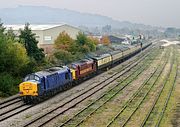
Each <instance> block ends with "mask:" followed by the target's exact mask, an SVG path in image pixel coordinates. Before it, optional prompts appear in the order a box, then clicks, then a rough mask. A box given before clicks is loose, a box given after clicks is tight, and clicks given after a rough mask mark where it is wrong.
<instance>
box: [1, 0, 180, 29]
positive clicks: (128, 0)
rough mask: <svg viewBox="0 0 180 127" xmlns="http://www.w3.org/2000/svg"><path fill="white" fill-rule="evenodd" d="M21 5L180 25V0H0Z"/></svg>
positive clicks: (159, 24)
mask: <svg viewBox="0 0 180 127" xmlns="http://www.w3.org/2000/svg"><path fill="white" fill-rule="evenodd" d="M18 5H36V6H49V7H54V8H66V9H70V10H76V11H79V12H88V13H93V14H101V15H105V16H109V17H112V18H113V19H117V20H120V21H131V22H134V23H144V24H148V25H154V26H165V27H168V26H173V27H179V28H180V0H0V8H9V7H17V6H18Z"/></svg>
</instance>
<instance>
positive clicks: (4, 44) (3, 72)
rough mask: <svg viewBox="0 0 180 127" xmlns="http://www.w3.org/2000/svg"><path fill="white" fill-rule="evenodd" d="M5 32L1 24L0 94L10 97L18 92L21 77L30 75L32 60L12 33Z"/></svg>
mask: <svg viewBox="0 0 180 127" xmlns="http://www.w3.org/2000/svg"><path fill="white" fill-rule="evenodd" d="M4 30H5V28H4V27H3V24H2V23H0V94H1V95H3V96H8V95H12V94H14V93H16V92H17V89H18V87H17V84H19V83H20V77H22V76H24V75H26V74H27V73H28V72H26V70H27V69H26V68H27V67H28V65H29V63H30V60H29V57H28V56H27V52H26V49H25V47H24V45H23V44H20V43H18V42H16V40H15V38H14V37H13V34H12V31H9V32H8V33H6V34H5V33H4ZM10 33H11V34H10ZM31 70H32V66H31Z"/></svg>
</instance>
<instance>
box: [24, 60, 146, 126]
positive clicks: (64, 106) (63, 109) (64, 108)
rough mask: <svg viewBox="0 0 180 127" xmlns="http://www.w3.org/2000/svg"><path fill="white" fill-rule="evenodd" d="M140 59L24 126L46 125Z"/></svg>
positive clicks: (119, 75) (125, 71)
mask: <svg viewBox="0 0 180 127" xmlns="http://www.w3.org/2000/svg"><path fill="white" fill-rule="evenodd" d="M142 60H143V58H141V60H139V61H142ZM139 61H137V63H134V64H133V65H131V66H130V67H129V68H128V69H127V68H126V70H124V71H123V72H122V73H121V74H118V73H117V74H116V75H115V74H114V75H113V76H111V77H110V78H109V79H107V80H106V81H103V82H102V83H100V84H99V85H102V84H103V83H105V84H103V85H102V86H101V87H99V88H98V87H97V86H99V85H97V86H95V87H94V88H91V90H86V91H84V92H83V93H81V94H80V95H78V96H76V97H74V98H72V99H70V100H69V101H67V102H66V103H64V104H62V105H59V106H58V107H56V108H55V109H53V110H51V111H49V112H47V113H46V114H44V115H42V116H40V117H38V118H36V119H34V120H33V121H31V122H29V123H27V124H26V125H24V126H31V125H36V126H44V125H45V124H47V123H48V122H50V121H51V120H53V119H55V118H56V117H58V116H60V115H62V114H63V113H65V112H66V111H68V110H70V109H71V108H73V107H75V106H76V105H78V104H79V103H81V102H82V101H84V100H85V99H87V98H89V97H91V96H92V95H93V94H95V93H97V92H98V91H100V90H102V89H103V88H104V87H106V86H107V85H108V84H110V83H112V82H113V81H114V80H115V79H118V78H119V77H121V76H122V75H123V74H125V73H127V72H128V71H129V70H131V69H132V68H133V67H134V66H136V65H138V63H139ZM138 69H139V68H138ZM114 76H116V77H114ZM110 79H111V80H110ZM108 80H110V81H108ZM97 88H98V89H97ZM93 89H94V91H92V90H93ZM87 93H89V94H87ZM85 95H86V96H85ZM83 96H85V97H83ZM77 98H79V100H77ZM72 101H75V102H74V103H73V102H72ZM70 103H71V104H72V103H73V105H69V107H68V106H67V105H68V104H70ZM60 109H62V110H61V111H60V112H59V113H58V114H57V113H56V115H55V116H53V117H50V118H48V120H45V122H42V119H44V118H45V117H48V115H49V116H50V114H53V112H55V111H57V110H60ZM40 121H41V123H42V124H40V125H39V123H40Z"/></svg>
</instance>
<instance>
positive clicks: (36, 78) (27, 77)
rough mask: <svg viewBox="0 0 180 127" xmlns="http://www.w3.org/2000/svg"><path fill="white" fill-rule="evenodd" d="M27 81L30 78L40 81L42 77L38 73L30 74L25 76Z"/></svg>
mask: <svg viewBox="0 0 180 127" xmlns="http://www.w3.org/2000/svg"><path fill="white" fill-rule="evenodd" d="M24 80H25V81H28V80H35V81H40V78H39V77H38V76H36V75H28V76H26V77H25V79H24Z"/></svg>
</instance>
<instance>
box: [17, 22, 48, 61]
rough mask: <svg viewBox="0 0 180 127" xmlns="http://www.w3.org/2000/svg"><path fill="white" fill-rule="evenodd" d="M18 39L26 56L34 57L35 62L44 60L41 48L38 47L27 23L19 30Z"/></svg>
mask: <svg viewBox="0 0 180 127" xmlns="http://www.w3.org/2000/svg"><path fill="white" fill-rule="evenodd" d="M19 40H20V42H21V43H22V44H23V45H24V46H25V48H26V51H27V54H28V56H30V57H31V58H34V59H35V60H36V61H37V62H42V61H43V60H44V58H45V55H44V53H43V49H41V48H40V49H39V48H38V46H37V44H38V41H37V40H36V38H35V34H34V33H32V31H31V29H30V28H29V24H28V23H27V24H25V27H24V30H20V35H19Z"/></svg>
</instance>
